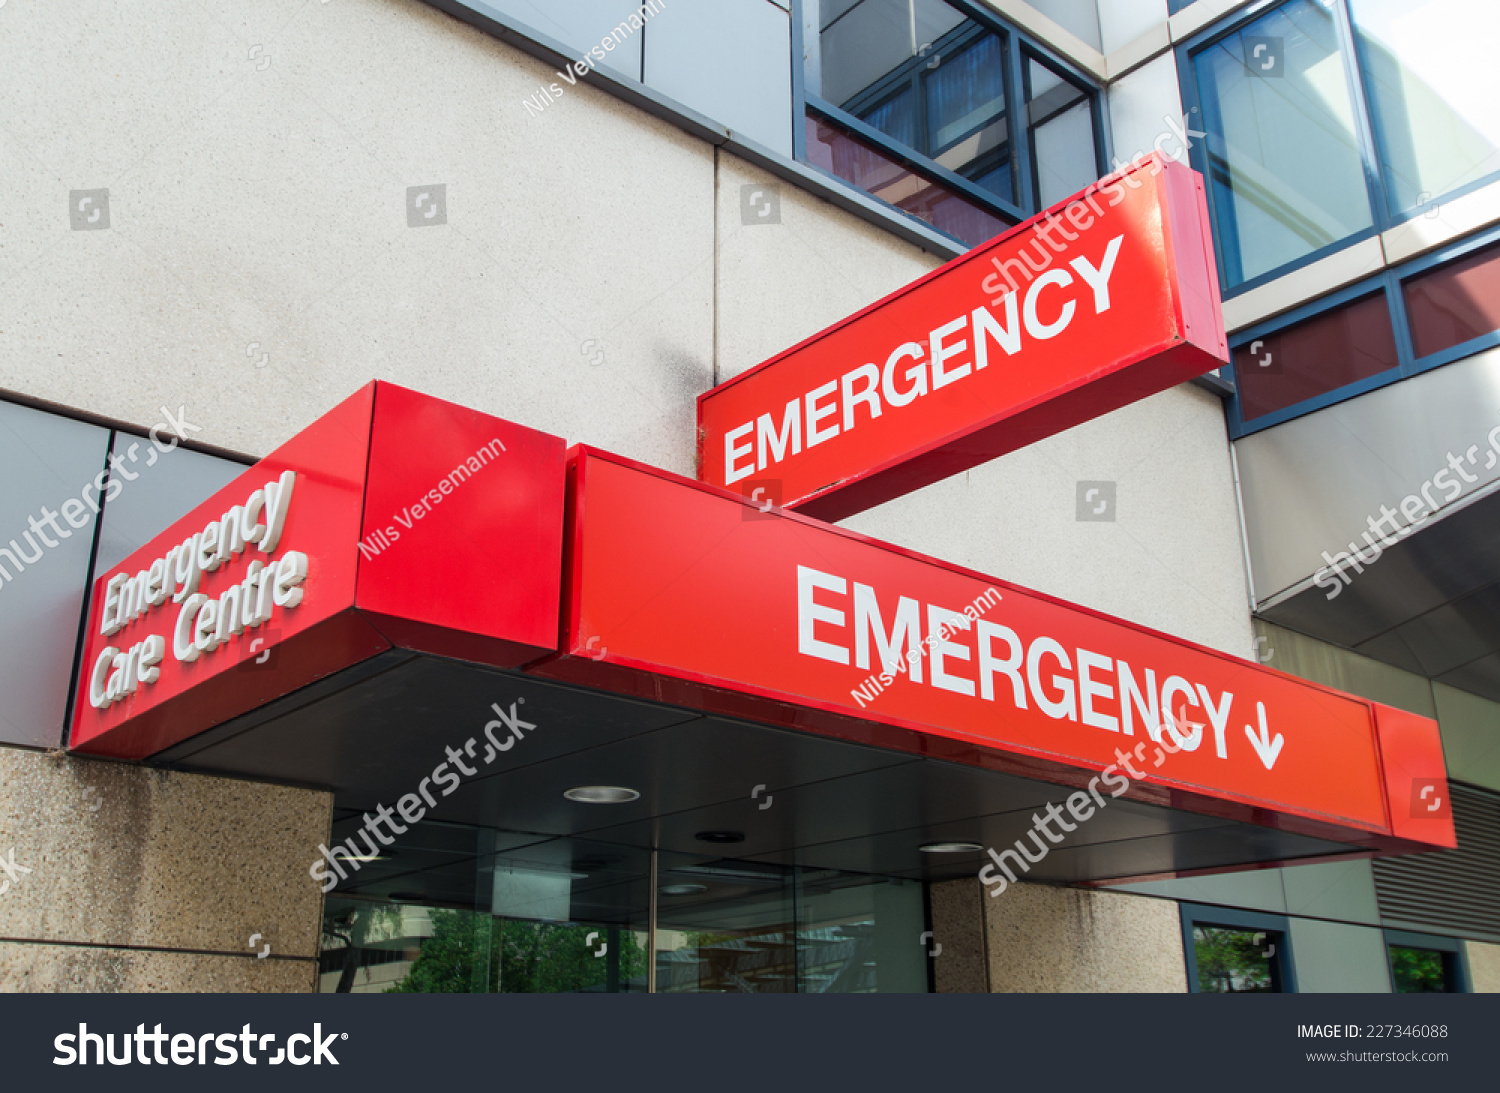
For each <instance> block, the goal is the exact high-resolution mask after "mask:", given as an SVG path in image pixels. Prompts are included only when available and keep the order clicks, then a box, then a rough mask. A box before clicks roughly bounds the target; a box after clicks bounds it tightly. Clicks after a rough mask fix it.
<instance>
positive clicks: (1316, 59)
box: [1190, 0, 1374, 288]
mask: <svg viewBox="0 0 1500 1093" xmlns="http://www.w3.org/2000/svg"><path fill="white" fill-rule="evenodd" d="M1193 72H1194V77H1195V79H1196V81H1197V86H1198V94H1199V100H1200V102H1201V104H1202V118H1203V120H1202V122H1201V123H1200V122H1198V121H1197V119H1196V118H1193V119H1191V120H1190V124H1195V125H1197V126H1198V127H1199V128H1202V129H1204V130H1206V131H1207V132H1208V134H1209V135H1208V137H1207V148H1208V157H1209V174H1210V179H1209V181H1210V185H1211V186H1212V192H1213V196H1214V215H1215V220H1216V223H1215V228H1216V231H1217V238H1218V244H1219V249H1220V253H1221V255H1222V257H1223V260H1224V265H1225V274H1226V282H1227V284H1226V287H1229V288H1232V287H1234V286H1235V285H1238V284H1241V283H1243V282H1245V281H1248V280H1250V279H1251V278H1255V277H1258V276H1260V275H1261V274H1264V273H1268V272H1270V271H1271V270H1274V269H1277V268H1278V267H1280V266H1283V265H1286V264H1287V263H1290V262H1294V261H1296V260H1298V259H1300V258H1303V257H1305V256H1306V255H1308V254H1311V253H1312V252H1314V251H1316V250H1318V249H1320V248H1322V247H1326V246H1329V245H1331V244H1334V243H1337V242H1339V241H1340V240H1343V239H1346V238H1348V237H1349V236H1351V235H1353V234H1355V233H1356V232H1360V231H1362V230H1365V229H1367V228H1370V227H1371V226H1372V225H1373V223H1374V221H1373V217H1372V213H1371V209H1370V202H1369V196H1368V191H1367V189H1366V185H1365V175H1364V167H1363V161H1362V158H1361V155H1360V147H1359V141H1358V139H1357V135H1356V133H1357V130H1356V125H1355V115H1354V108H1353V102H1352V99H1351V97H1350V93H1349V83H1348V73H1347V71H1346V69H1345V63H1344V58H1343V57H1342V55H1341V53H1340V49H1339V36H1338V31H1337V27H1336V20H1335V17H1334V12H1333V10H1332V0H1293V2H1292V3H1288V4H1283V5H1282V6H1281V7H1279V8H1277V9H1276V10H1274V11H1272V12H1269V13H1267V14H1266V15H1265V16H1263V17H1261V18H1260V19H1257V20H1255V21H1254V22H1253V23H1250V24H1248V25H1246V26H1245V27H1242V28H1241V29H1240V30H1238V31H1236V32H1234V33H1232V34H1229V35H1227V36H1225V37H1224V38H1222V39H1220V40H1218V41H1217V42H1215V43H1214V44H1213V45H1211V46H1209V47H1207V48H1205V49H1204V50H1202V51H1201V52H1199V53H1197V54H1195V55H1194V57H1193Z"/></svg>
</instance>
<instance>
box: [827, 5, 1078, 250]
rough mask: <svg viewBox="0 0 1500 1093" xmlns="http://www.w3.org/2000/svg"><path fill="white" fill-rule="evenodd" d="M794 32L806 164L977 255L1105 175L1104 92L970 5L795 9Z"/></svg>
mask: <svg viewBox="0 0 1500 1093" xmlns="http://www.w3.org/2000/svg"><path fill="white" fill-rule="evenodd" d="M799 25H800V26H801V28H802V54H803V60H804V64H803V72H802V87H803V100H804V101H803V109H804V112H805V114H806V118H807V122H806V135H805V141H804V147H803V148H801V149H799V152H800V154H801V157H802V158H803V159H804V160H805V161H806V162H808V163H811V164H812V165H814V166H816V167H820V168H822V169H823V170H825V171H827V172H829V173H830V174H833V175H836V176H837V177H839V178H842V179H844V180H845V181H846V182H851V183H853V184H854V185H856V186H859V187H860V188H862V189H865V190H867V191H869V192H870V193H871V194H873V195H874V196H876V197H879V198H881V199H882V200H884V201H887V202H889V203H890V204H892V205H895V206H896V207H897V208H900V209H902V210H903V211H905V212H908V213H910V214H911V215H913V216H916V217H918V218H920V219H923V220H926V221H927V222H928V223H930V224H932V225H933V226H934V227H936V228H938V229H939V230H940V231H943V232H946V233H947V234H949V235H951V236H953V237H955V238H956V239H958V240H960V241H961V242H963V243H965V244H967V245H969V246H975V245H977V244H979V243H982V242H984V241H986V240H988V239H990V238H993V237H994V236H995V235H997V234H999V232H1001V231H1003V230H1004V229H1005V228H1006V227H1008V226H1010V225H1011V224H1014V223H1016V222H1018V221H1020V220H1023V219H1025V218H1026V217H1028V216H1031V215H1032V214H1034V213H1036V212H1038V211H1039V210H1040V209H1042V208H1045V207H1046V206H1047V205H1050V204H1054V203H1056V202H1057V201H1059V200H1061V199H1063V198H1066V197H1069V196H1071V195H1072V194H1073V193H1075V192H1077V191H1078V190H1080V189H1082V188H1083V187H1084V186H1086V185H1088V184H1089V183H1090V182H1093V181H1094V180H1095V179H1097V178H1098V177H1099V175H1100V173H1101V170H1102V167H1103V163H1104V156H1103V150H1104V149H1103V130H1102V124H1101V119H1100V116H1099V102H1098V99H1099V94H1098V88H1097V87H1096V86H1095V85H1094V84H1092V83H1091V82H1090V81H1088V80H1087V79H1086V78H1085V77H1083V76H1082V75H1081V74H1080V73H1079V72H1077V71H1075V70H1073V69H1072V68H1071V67H1070V66H1069V65H1068V64H1067V63H1066V62H1064V61H1062V60H1061V59H1060V58H1057V57H1054V56H1052V55H1051V54H1049V53H1047V51H1046V50H1045V49H1044V47H1042V46H1041V45H1040V44H1039V43H1035V42H1032V41H1030V40H1029V39H1025V38H1024V37H1023V36H1022V35H1021V34H1020V33H1019V32H1018V31H1016V30H1015V29H1014V28H1009V27H1006V26H1005V25H1004V24H1002V23H1000V22H998V21H996V20H994V19H993V18H992V17H991V16H990V15H989V14H987V13H986V12H984V11H983V10H981V9H980V8H979V7H978V6H976V5H971V4H968V3H960V2H954V3H948V2H946V0H801V19H800V20H799ZM1022 102H1024V103H1025V109H1024V110H1018V109H1017V108H1016V104H1017V103H1022ZM872 180H873V183H874V184H872ZM936 205H940V206H942V209H941V210H939V209H937V208H934V206H936ZM940 212H941V215H939V213H940ZM976 214H979V215H976Z"/></svg>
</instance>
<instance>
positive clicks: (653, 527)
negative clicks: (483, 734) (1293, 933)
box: [533, 448, 1454, 849]
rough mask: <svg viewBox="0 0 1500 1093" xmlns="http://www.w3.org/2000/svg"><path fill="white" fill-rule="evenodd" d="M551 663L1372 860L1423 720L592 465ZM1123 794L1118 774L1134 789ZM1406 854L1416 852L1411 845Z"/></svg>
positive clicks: (1424, 764)
mask: <svg viewBox="0 0 1500 1093" xmlns="http://www.w3.org/2000/svg"><path fill="white" fill-rule="evenodd" d="M570 489H571V510H570V521H571V523H570V533H569V541H568V544H567V549H568V555H569V559H570V562H569V564H570V572H569V575H568V580H567V582H566V589H567V601H566V605H565V613H564V620H565V625H566V634H565V644H564V649H563V652H564V656H563V657H561V658H560V659H558V660H556V661H554V662H552V663H550V664H544V665H542V666H540V667H538V668H534V669H533V670H535V671H540V672H541V673H543V674H548V675H553V676H557V677H559V678H564V679H569V680H573V681H576V682H583V683H592V684H595V685H599V686H605V687H608V688H610V689H614V690H620V691H625V692H628V693H634V694H639V695H645V696H649V697H652V698H657V699H665V700H667V701H671V702H678V703H681V704H683V705H688V706H693V707H696V708H700V709H710V710H716V711H719V712H723V713H728V714H731V715H736V716H743V717H752V718H755V719H757V720H762V721H769V722H772V723H777V724H783V725H788V726H791V727H796V728H804V729H813V730H816V731H822V732H827V733H831V734H833V735H838V736H842V737H845V738H850V739H856V740H860V741H862V742H865V743H870V744H877V745H881V746H886V747H899V748H904V749H906V750H910V751H915V752H918V753H921V754H925V755H931V756H936V757H941V758H949V759H956V760H959V761H964V762H969V763H974V764H977V765H982V766H986V767H991V768H994V769H1001V770H1005V771H1008V772H1011V773H1015V774H1020V775H1024V776H1027V777H1034V778H1041V779H1045V780H1049V781H1054V782H1060V783H1063V784H1068V785H1081V784H1083V783H1084V782H1086V781H1087V780H1088V779H1089V778H1090V777H1091V776H1092V775H1093V774H1095V773H1097V772H1098V771H1100V770H1102V769H1105V768H1107V767H1114V768H1115V769H1116V770H1120V771H1124V772H1127V775H1126V776H1127V777H1130V778H1131V780H1132V782H1133V785H1132V786H1131V790H1130V793H1131V795H1132V796H1133V797H1135V798H1137V799H1140V800H1146V801H1150V802H1152V803H1155V804H1163V805H1169V806H1171V807H1177V808H1185V809H1190V810H1194V811H1199V812H1206V813H1210V814H1213V815H1219V816H1224V817H1225V818H1229V819H1237V820H1244V821H1247V822H1253V823H1258V824H1263V825H1269V826H1276V827H1280V828H1282V829H1285V830H1291V831H1297V832H1301V833H1304V834H1309V835H1315V836H1318V837H1323V838H1329V839H1335V840H1339V841H1344V842H1357V843H1362V844H1364V845H1373V846H1391V847H1396V846H1403V845H1406V844H1408V843H1421V844H1427V845H1437V846H1452V845H1453V844H1454V843H1453V829H1452V822H1451V818H1450V817H1449V816H1447V815H1446V814H1438V813H1433V814H1431V815H1427V816H1424V815H1421V814H1420V813H1419V812H1416V811H1413V810H1412V809H1411V808H1410V807H1409V801H1410V797H1411V786H1412V785H1414V784H1416V782H1418V781H1422V780H1441V779H1442V778H1443V777H1444V771H1445V768H1444V763H1443V752H1442V746H1441V742H1440V740H1439V737H1438V730H1437V725H1436V724H1435V723H1434V722H1432V721H1430V720H1428V719H1426V718H1420V717H1416V716H1415V715H1411V714H1406V713H1402V712H1400V711H1395V710H1390V709H1387V708H1385V707H1381V706H1378V705H1377V704H1374V703H1371V702H1368V701H1366V700H1364V699H1360V698H1355V697H1353V696H1350V695H1346V694H1342V693H1340V692H1337V691H1333V690H1330V689H1328V688H1326V687H1321V686H1318V685H1317V684H1313V683H1309V682H1306V681H1304V680H1301V679H1297V678H1296V677H1293V676H1289V675H1286V674H1284V673H1281V672H1277V671H1274V670H1271V669H1269V668H1266V667H1263V666H1262V665H1260V664H1257V663H1254V662H1252V661H1249V660H1244V659H1241V658H1238V657H1233V656H1229V655H1226V654H1224V653H1221V652H1218V651H1216V650H1212V649H1207V648H1204V647H1202V646H1198V645H1194V644H1192V643H1190V642H1186V641H1182V640H1180V639H1177V638H1172V637H1169V636H1167V635H1164V634H1160V633H1157V632H1154V631H1152V630H1149V629H1147V628H1145V627H1141V626H1136V625H1133V624H1130V623H1126V622H1122V621H1120V620H1118V619H1113V618H1110V617H1108V616H1106V615H1103V614H1100V613H1099V612H1097V611H1091V610H1089V609H1086V608H1082V607H1078V606H1075V605H1072V604H1067V603H1064V602H1062V601H1059V600H1056V599H1053V598H1052V597H1049V596H1044V595H1041V594H1039V593H1035V592H1030V591H1028V590H1026V589H1024V588H1020V587H1018V586H1016V585H1014V584H1011V583H1009V582H1006V581H1001V580H998V579H995V578H991V577H987V576H984V575H983V574H979V573H975V572H973V571H970V570H966V569H963V568H960V567H958V566H955V565H951V564H948V563H945V562H941V561H938V560H936V559H932V558H927V557H923V556H921V555H917V554H913V553H911V552H908V551H905V550H902V549H900V548H898V547H894V546H892V545H890V544H887V543H882V542H879V541H876V540H872V539H869V538H866V537H863V536H860V535H856V534H854V533H852V532H848V531H845V530H843V529H839V528H835V527H831V526H829V525H826V524H821V523H819V522H817V521H814V520H810V519H807V518H805V517H802V516H799V515H795V514H788V513H782V512H776V511H770V512H765V511H762V510H761V509H760V508H759V507H758V506H756V505H754V504H752V503H750V502H749V501H747V500H745V499H743V498H739V497H735V496H731V495H729V494H727V493H725V492H724V491H722V490H719V489H716V488H712V487H707V486H703V485H701V484H698V483H693V482H691V481H689V480H687V479H682V478H679V477H677V476H675V475H671V474H668V473H666V472H663V471H659V470H655V469H653V468H649V467H645V466H643V465H640V464H635V463H632V462H630V461H628V460H624V459H621V458H619V457H615V456H609V455H606V454H604V453H600V452H597V451H593V450H590V449H586V448H585V449H575V453H574V456H573V462H572V465H571V468H570ZM1137 774H1138V775H1139V777H1135V775H1137ZM1407 848H1408V849H1410V846H1407Z"/></svg>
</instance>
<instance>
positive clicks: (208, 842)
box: [0, 748, 332, 992]
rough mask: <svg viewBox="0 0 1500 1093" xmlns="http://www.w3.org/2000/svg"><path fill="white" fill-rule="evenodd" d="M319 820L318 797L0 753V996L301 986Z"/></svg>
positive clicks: (313, 970) (310, 961) (318, 896)
mask: <svg viewBox="0 0 1500 1093" xmlns="http://www.w3.org/2000/svg"><path fill="white" fill-rule="evenodd" d="M331 819H332V795H331V794H327V793H321V792H317V791H313V790H305V789H292V788H288V787H284V786H271V785H262V784H259V783H255V782H245V781H237V780H233V779H228V778H214V777H207V776H203V775H196V774H180V773H175V772H169V771H160V770H152V769H149V768H146V767H138V766H127V765H124V764H120V763H107V762H99V761H94V760H86V759H78V758H73V757H70V756H66V755H64V754H62V753H60V752H40V751H31V750H26V749H21V748H0V858H3V860H4V863H5V871H4V872H0V889H4V890H3V893H0V991H7V992H9V991H124V992H138V991H310V990H312V989H314V985H315V983H316V981H317V955H318V946H319V942H320V938H321V920H322V905H323V897H322V893H321V892H319V890H318V885H317V884H316V883H314V882H313V880H312V879H311V878H310V877H309V876H308V872H307V870H308V866H309V865H310V864H311V862H312V861H313V858H314V855H316V854H317V848H318V844H319V843H320V842H321V841H323V840H324V839H326V838H327V837H328V831H329V827H330V823H331ZM12 862H13V863H14V864H12ZM7 885H8V887H6V886H7ZM255 935H259V936H258V937H257V936H255ZM268 945H269V946H270V949H269V953H268V954H267V955H265V956H260V955H259V954H260V953H261V952H263V951H265V949H266V946H268Z"/></svg>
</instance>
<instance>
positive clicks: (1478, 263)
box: [1401, 243, 1500, 358]
mask: <svg viewBox="0 0 1500 1093" xmlns="http://www.w3.org/2000/svg"><path fill="white" fill-rule="evenodd" d="M1401 294H1402V298H1403V300H1404V302H1405V304H1406V314H1407V318H1408V321H1409V322H1410V324H1411V340H1412V352H1413V353H1414V354H1415V355H1416V356H1417V357H1418V358H1422V357H1430V356H1433V355H1434V354H1437V353H1442V352H1444V351H1446V350H1450V349H1453V348H1455V347H1457V346H1465V347H1466V348H1467V346H1466V343H1468V342H1472V341H1475V340H1477V339H1480V338H1483V337H1485V336H1486V335H1492V334H1494V333H1495V331H1497V330H1500V243H1492V244H1490V245H1489V246H1487V247H1484V248H1482V249H1480V250H1477V251H1475V252H1474V253H1472V254H1470V255H1468V256H1466V257H1464V258H1461V259H1459V260H1458V261H1455V262H1450V263H1448V264H1447V265H1443V266H1438V267H1437V268H1436V269H1433V270H1429V271H1427V272H1425V273H1421V274H1418V275H1416V276H1415V277H1412V278H1411V279H1410V280H1408V281H1405V282H1404V283H1403V284H1402V286H1401ZM1474 348H1479V347H1478V346H1475V347H1474Z"/></svg>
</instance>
